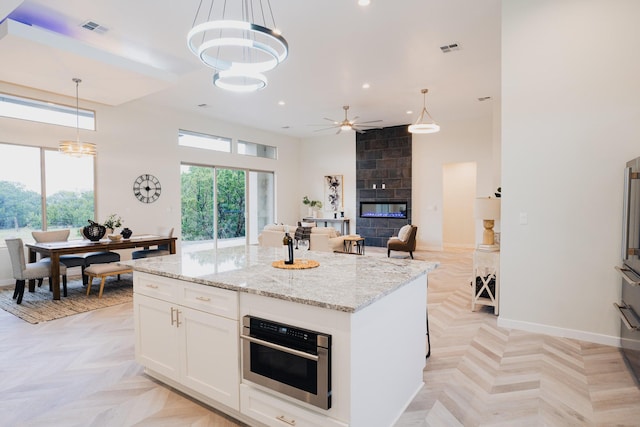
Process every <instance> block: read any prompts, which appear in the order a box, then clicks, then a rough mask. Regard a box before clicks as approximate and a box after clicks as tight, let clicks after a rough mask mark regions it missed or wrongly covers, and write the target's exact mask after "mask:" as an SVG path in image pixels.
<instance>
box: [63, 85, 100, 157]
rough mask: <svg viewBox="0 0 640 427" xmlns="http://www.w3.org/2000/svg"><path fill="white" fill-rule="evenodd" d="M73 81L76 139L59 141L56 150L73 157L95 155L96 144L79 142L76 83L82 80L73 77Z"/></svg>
mask: <svg viewBox="0 0 640 427" xmlns="http://www.w3.org/2000/svg"><path fill="white" fill-rule="evenodd" d="M72 80H73V82H74V83H75V84H76V140H75V141H71V140H65V141H60V144H59V145H58V151H60V152H61V153H62V154H67V155H69V156H73V157H82V156H95V155H96V145H95V144H93V143H91V142H80V108H79V106H78V85H79V84H80V82H82V80H80V79H79V78H77V77H74V78H73V79H72Z"/></svg>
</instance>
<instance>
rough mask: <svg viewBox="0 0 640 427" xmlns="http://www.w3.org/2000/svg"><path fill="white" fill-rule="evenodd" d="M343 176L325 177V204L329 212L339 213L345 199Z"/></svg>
mask: <svg viewBox="0 0 640 427" xmlns="http://www.w3.org/2000/svg"><path fill="white" fill-rule="evenodd" d="M343 192H344V185H343V182H342V175H326V176H325V177H324V202H325V207H326V209H327V210H329V211H332V212H338V211H339V210H340V208H341V207H342V200H343V197H344V194H343Z"/></svg>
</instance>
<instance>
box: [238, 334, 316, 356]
mask: <svg viewBox="0 0 640 427" xmlns="http://www.w3.org/2000/svg"><path fill="white" fill-rule="evenodd" d="M240 338H242V339H243V340H247V341H249V342H252V343H254V344H259V345H263V346H265V347H269V348H272V349H274V350H279V351H282V352H285V353H289V354H293V355H294V356H299V357H304V358H305V359H309V360H314V361H316V362H317V361H318V356H316V355H315V354H309V353H305V352H304V351H299V350H294V349H292V348H289V347H285V346H283V345H279V344H274V343H272V342H269V341H264V340H261V339H258V338H254V337H251V336H249V335H245V334H240Z"/></svg>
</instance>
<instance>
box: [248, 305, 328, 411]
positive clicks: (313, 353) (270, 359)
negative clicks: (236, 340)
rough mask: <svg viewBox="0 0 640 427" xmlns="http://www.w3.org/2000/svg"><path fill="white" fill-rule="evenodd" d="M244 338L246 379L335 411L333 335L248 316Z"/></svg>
mask: <svg viewBox="0 0 640 427" xmlns="http://www.w3.org/2000/svg"><path fill="white" fill-rule="evenodd" d="M240 338H241V339H242V378H243V379H246V380H249V381H251V382H254V383H256V384H259V385H262V386H264V387H267V388H269V389H272V390H275V391H278V392H280V393H283V394H285V395H287V396H291V397H293V398H295V399H299V400H301V401H304V402H307V403H309V404H311V405H314V406H317V407H319V408H322V409H329V408H331V335H328V334H323V333H321V332H316V331H310V330H308V329H302V328H297V327H294V326H290V325H285V324H282V323H277V322H273V321H271V320H265V319H261V318H258V317H253V316H244V317H243V318H242V333H241V335H240Z"/></svg>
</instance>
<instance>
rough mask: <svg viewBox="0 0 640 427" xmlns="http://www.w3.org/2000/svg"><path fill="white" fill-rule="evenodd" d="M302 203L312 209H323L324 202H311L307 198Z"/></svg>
mask: <svg viewBox="0 0 640 427" xmlns="http://www.w3.org/2000/svg"><path fill="white" fill-rule="evenodd" d="M302 203H303V204H304V205H306V206H308V207H310V208H317V209H321V208H322V202H321V201H320V200H309V198H308V197H307V196H304V197H303V198H302Z"/></svg>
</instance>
